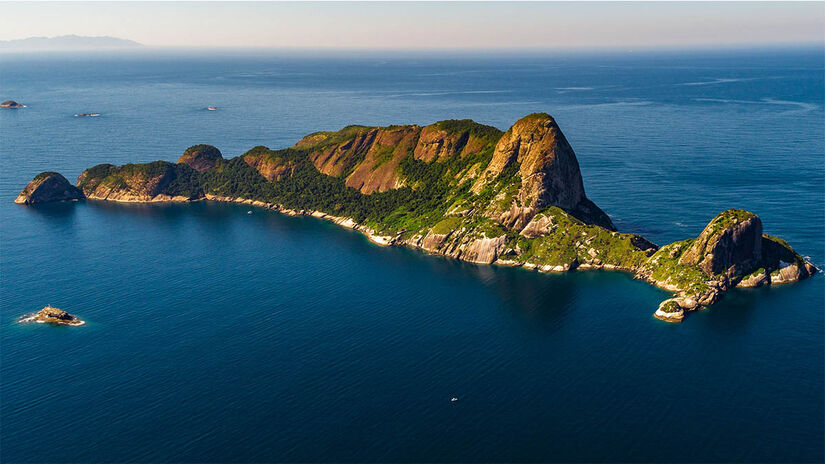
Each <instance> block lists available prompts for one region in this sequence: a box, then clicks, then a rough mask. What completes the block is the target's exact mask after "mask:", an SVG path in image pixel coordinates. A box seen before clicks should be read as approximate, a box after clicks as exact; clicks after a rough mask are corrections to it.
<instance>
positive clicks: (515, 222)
mask: <svg viewBox="0 0 825 464" xmlns="http://www.w3.org/2000/svg"><path fill="white" fill-rule="evenodd" d="M513 163H517V164H518V165H519V167H518V172H519V175H520V177H521V187H520V188H519V191H518V193H517V195H516V196H515V198H513V200H512V203H511V205H510V206H509V208H507V209H504V210H503V211H494V212H492V214H493V215H497V217H495V219H497V220H498V221H500V222H501V223H502V224H504V225H505V226H507V227H510V228H514V229H521V228H523V227H524V226H525V225H527V223H528V222H529V221H530V219H531V218H532V217H533V216H534V215H535V214H536V212H537V211H538V210H540V209H542V208H544V207H548V206H558V207H560V208H562V209H564V210H566V211H569V212H571V213H574V214H575V213H577V212H578V213H581V214H578V216H582V217H581V219H583V220H585V221H586V222H592V223H595V224H598V225H601V226H603V227H606V228H608V229H613V224H612V222H611V221H610V219H609V218H608V217H607V215H606V214H604V212H602V211H601V210H600V209H599V208H598V207H596V205H595V204H593V203H592V202H590V201H589V200H588V199H587V197H586V196H585V193H584V183H583V182H582V176H581V171H580V170H579V162H578V160H577V159H576V154H575V153H574V152H573V148H572V147H571V146H570V144H569V143H568V142H567V139H566V138H565V137H564V134H563V133H562V132H561V129H559V126H558V124H556V121H555V120H554V119H553V118H552V117H551V116H550V115H548V114H546V113H534V114H531V115H528V116H525V117H523V118H521V119H520V120H518V121H517V122H516V123H515V124H513V127H511V128H510V129H509V130H508V131H507V132H505V133H504V135H503V136H502V137H501V139H499V141H498V143H497V144H496V148H495V152H494V154H493V159H492V160H491V161H490V164H489V165H488V166H487V169H485V170H484V172H483V173H482V174H481V175H480V176H479V178H478V179H477V180H476V182H475V184H474V185H473V188H472V190H473V192H475V193H480V192H481V191H482V190H483V189H484V188H485V187H486V186H487V185H489V184H490V183H491V182H493V181H494V180H495V179H496V178H497V177H498V176H499V175H501V174H502V173H503V172H504V171H505V169H507V167H508V166H510V165H511V164H513Z"/></svg>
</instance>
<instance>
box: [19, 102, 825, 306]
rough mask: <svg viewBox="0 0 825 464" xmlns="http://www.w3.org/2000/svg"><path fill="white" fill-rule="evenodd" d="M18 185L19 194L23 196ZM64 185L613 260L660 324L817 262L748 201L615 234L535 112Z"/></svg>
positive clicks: (432, 243) (528, 257) (558, 263)
mask: <svg viewBox="0 0 825 464" xmlns="http://www.w3.org/2000/svg"><path fill="white" fill-rule="evenodd" d="M54 174H55V173H43V174H40V175H38V176H37V177H35V180H37V179H38V178H41V176H44V175H54ZM61 178H62V176H61ZM64 181H65V179H64ZM34 182H35V181H32V183H34ZM32 183H30V184H29V186H27V187H26V188H25V189H24V191H23V192H21V197H24V198H25V197H31V193H26V192H30V191H31V189H30V186H31V185H32ZM77 187H78V188H79V189H80V190H81V191H82V196H83V197H85V198H88V199H92V200H107V201H122V202H158V201H178V202H188V201H200V200H211V201H231V202H240V203H245V204H250V205H255V206H260V207H265V208H269V209H273V210H277V211H280V212H282V213H284V214H289V215H311V216H314V217H318V218H324V219H327V220H331V221H334V222H335V223H336V224H339V225H342V226H345V227H349V228H352V229H356V230H359V231H361V232H363V233H364V234H366V235H367V236H368V237H369V238H370V240H372V241H373V242H375V243H378V244H381V245H403V246H409V247H413V248H418V249H422V250H424V251H427V252H429V253H432V254H438V255H444V256H449V257H453V258H456V259H461V260H464V261H469V262H473V263H483V264H492V263H495V264H500V265H508V266H521V267H525V268H528V269H536V270H538V271H541V272H567V271H573V270H576V269H608V270H620V271H625V272H629V273H632V274H633V275H634V276H635V277H636V278H639V279H644V280H646V281H648V282H650V283H651V284H653V285H656V286H658V287H661V288H664V289H666V290H669V291H671V292H673V293H674V297H673V298H670V299H668V300H666V301H664V302H663V303H662V304H661V305H660V306H659V308H658V310H657V311H656V313H655V316H656V317H658V318H660V319H662V320H666V321H680V320H682V318H683V317H684V314H685V312H687V311H691V310H696V309H701V308H704V307H707V306H709V305H712V304H713V303H715V302H716V301H718V300H719V299H720V298H721V297H722V296H723V295H724V293H725V292H726V291H728V290H729V289H731V288H734V287H753V286H759V285H773V284H781V283H787V282H794V281H797V280H801V279H804V278H806V277H808V276H810V275H813V274H814V273H816V272H817V268H816V267H814V266H813V265H812V264H811V263H810V262H808V261H806V260H805V259H804V258H803V257H802V256H800V255H799V254H797V253H796V252H795V251H794V250H793V248H791V246H790V245H788V243H786V242H785V241H784V240H782V239H780V238H777V237H773V236H771V235H767V234H765V233H763V231H762V222H761V220H760V219H759V217H757V216H756V215H755V214H753V213H751V212H748V211H743V210H738V209H730V210H727V211H723V212H722V213H720V214H719V215H717V216H716V217H715V218H713V219H712V220H711V221H710V223H709V224H708V225H707V227H706V228H705V229H704V230H703V231H702V233H701V234H700V235H699V236H698V237H696V238H690V239H687V240H682V241H678V242H674V243H671V244H667V245H664V246H661V247H659V246H657V245H655V244H653V243H651V242H650V241H648V240H647V239H645V238H644V237H641V236H639V235H636V234H627V233H620V232H618V231H617V230H616V228H615V226H614V225H613V222H612V221H611V220H610V217H609V216H608V215H607V214H605V213H604V212H603V211H602V210H601V209H600V208H599V207H598V206H596V204H594V203H593V202H592V201H590V199H588V198H587V196H586V194H585V190H584V184H583V181H582V177H581V172H580V170H579V164H578V161H577V159H576V155H575V153H574V152H573V149H572V147H571V146H570V144H569V143H568V141H567V139H566V138H565V137H564V134H563V133H562V132H561V129H560V128H559V126H558V125H557V123H556V121H555V120H554V119H553V118H552V117H551V116H549V115H547V114H544V113H536V114H531V115H528V116H525V117H524V118H522V119H520V120H519V121H517V122H516V123H515V124H514V125H513V126H512V127H511V128H509V129H508V130H507V131H506V132H501V131H500V130H498V129H496V128H495V127H491V126H485V125H482V124H478V123H476V122H473V121H471V120H449V121H441V122H437V123H434V124H431V125H428V126H423V127H422V126H418V125H403V126H386V127H367V126H348V127H345V128H343V129H341V130H339V131H335V132H316V133H313V134H310V135H307V136H306V137H304V138H302V139H301V140H300V141H298V143H296V144H295V145H294V146H292V147H290V148H285V149H281V150H272V149H269V148H267V147H264V146H257V147H254V148H252V149H251V150H249V151H248V152H246V153H244V154H243V155H241V156H238V157H236V158H231V159H225V158H224V157H223V155H222V154H221V152H220V150H218V149H217V148H215V147H213V146H210V145H196V146H194V147H190V148H189V149H187V150H186V152H184V154H183V156H181V157H180V159H179V160H178V162H177V163H170V162H166V161H155V162H152V163H146V164H126V165H123V166H114V165H111V164H101V165H98V166H94V167H92V168H89V169H87V170H86V171H84V172H83V173H82V174H81V175H80V176H79V177H78V179H77ZM24 194H26V195H24ZM21 197H18V200H19V199H20V198H21ZM58 197H59V196H58ZM54 201H57V200H54ZM18 202H20V203H33V202H31V201H29V202H23V201H18Z"/></svg>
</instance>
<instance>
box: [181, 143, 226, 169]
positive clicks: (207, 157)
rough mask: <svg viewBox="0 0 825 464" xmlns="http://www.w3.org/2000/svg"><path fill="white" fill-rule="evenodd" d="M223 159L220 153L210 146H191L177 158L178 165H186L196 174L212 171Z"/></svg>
mask: <svg viewBox="0 0 825 464" xmlns="http://www.w3.org/2000/svg"><path fill="white" fill-rule="evenodd" d="M222 159H223V155H222V154H221V151H220V150H218V149H217V148H215V147H213V146H212V145H193V146H191V147H189V148H187V149H186V151H184V152H183V155H181V157H180V158H178V164H186V165H188V166H189V167H191V168H192V169H194V170H196V171H198V172H204V171H208V170H210V169H212V168H213V167H215V165H216V164H217V163H218V162H219V161H220V160H222Z"/></svg>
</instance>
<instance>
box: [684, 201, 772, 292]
mask: <svg viewBox="0 0 825 464" xmlns="http://www.w3.org/2000/svg"><path fill="white" fill-rule="evenodd" d="M761 261H762V221H761V220H760V219H759V218H758V217H757V216H756V215H755V214H753V213H751V212H749V211H744V210H741V209H729V210H727V211H723V212H722V213H720V214H719V215H718V216H716V217H715V218H713V220H712V221H710V223H709V224H708V225H707V227H705V229H704V230H703V231H702V233H701V234H699V237H698V238H697V239H696V241H695V242H693V246H692V247H690V249H688V250H687V251H686V252H685V253H684V254H683V255H682V257H681V258H679V264H682V265H696V266H699V268H700V269H702V270H703V271H705V273H706V274H710V275H717V274H725V275H727V276H728V277H734V276H738V275H742V274H745V273H750V272H751V271H752V270H753V269H755V266H757V265H758V264H759V263H760V262H761Z"/></svg>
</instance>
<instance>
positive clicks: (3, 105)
mask: <svg viewBox="0 0 825 464" xmlns="http://www.w3.org/2000/svg"><path fill="white" fill-rule="evenodd" d="M25 107H26V105H22V104H20V103H17V102H16V101H14V100H6V101H4V102H3V103H0V108H25Z"/></svg>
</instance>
